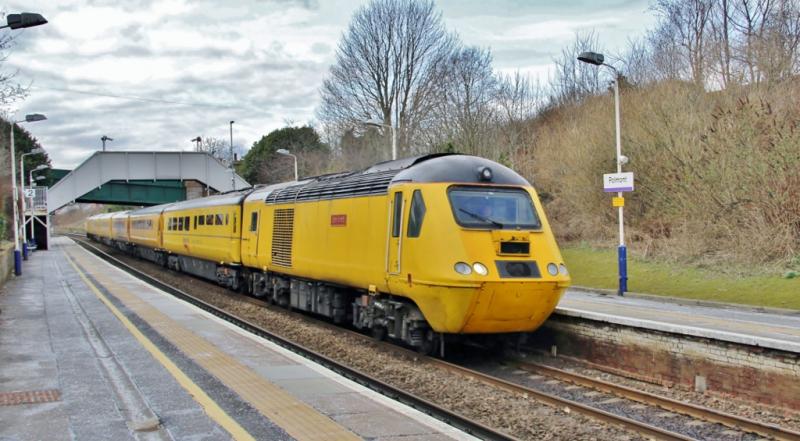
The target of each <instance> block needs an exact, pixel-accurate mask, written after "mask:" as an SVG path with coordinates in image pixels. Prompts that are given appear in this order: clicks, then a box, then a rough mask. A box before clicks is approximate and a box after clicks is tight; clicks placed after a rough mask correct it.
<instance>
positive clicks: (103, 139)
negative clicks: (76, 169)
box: [100, 135, 114, 151]
mask: <svg viewBox="0 0 800 441" xmlns="http://www.w3.org/2000/svg"><path fill="white" fill-rule="evenodd" d="M113 140H114V138H109V137H108V136H106V135H103V136H102V137H100V141H103V151H106V141H113Z"/></svg>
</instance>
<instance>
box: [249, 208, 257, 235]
mask: <svg viewBox="0 0 800 441" xmlns="http://www.w3.org/2000/svg"><path fill="white" fill-rule="evenodd" d="M257 229H258V212H257V211H254V212H252V213H250V231H256V230H257Z"/></svg>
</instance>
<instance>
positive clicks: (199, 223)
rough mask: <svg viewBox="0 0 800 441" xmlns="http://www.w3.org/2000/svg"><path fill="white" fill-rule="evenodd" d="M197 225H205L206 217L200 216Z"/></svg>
mask: <svg viewBox="0 0 800 441" xmlns="http://www.w3.org/2000/svg"><path fill="white" fill-rule="evenodd" d="M197 224H198V225H205V224H206V217H205V216H198V219H197Z"/></svg>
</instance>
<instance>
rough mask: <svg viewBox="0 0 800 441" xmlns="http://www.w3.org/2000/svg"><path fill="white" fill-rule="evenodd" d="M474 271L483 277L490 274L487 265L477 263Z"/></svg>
mask: <svg viewBox="0 0 800 441" xmlns="http://www.w3.org/2000/svg"><path fill="white" fill-rule="evenodd" d="M472 269H474V270H475V272H476V273H478V274H480V275H482V276H485V275H487V274H489V269H488V268H486V265H484V264H482V263H480V262H475V263H474V264H472Z"/></svg>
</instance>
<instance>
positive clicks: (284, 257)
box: [272, 208, 294, 268]
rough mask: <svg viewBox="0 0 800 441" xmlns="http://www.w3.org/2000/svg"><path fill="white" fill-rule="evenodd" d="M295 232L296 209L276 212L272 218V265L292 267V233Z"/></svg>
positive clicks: (283, 209)
mask: <svg viewBox="0 0 800 441" xmlns="http://www.w3.org/2000/svg"><path fill="white" fill-rule="evenodd" d="M293 232H294V209H293V208H281V209H277V210H275V215H274V216H273V218H272V263H273V264H275V265H280V266H284V267H286V268H291V267H292V233H293Z"/></svg>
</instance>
